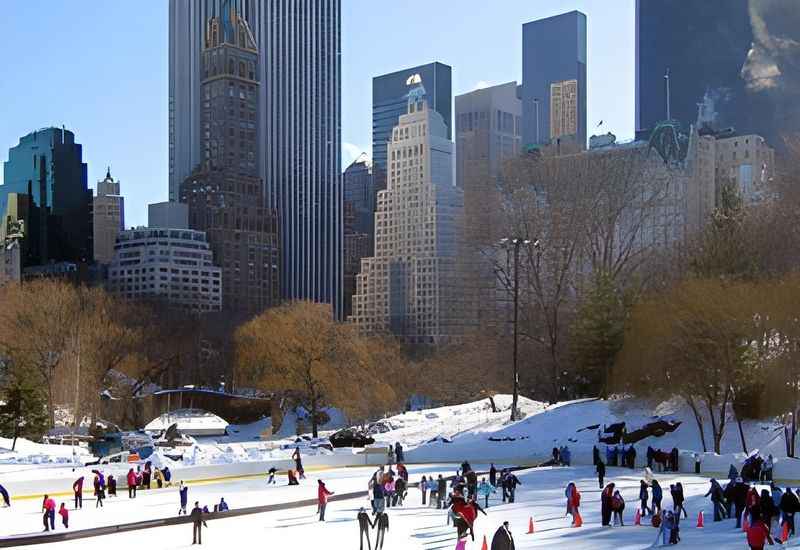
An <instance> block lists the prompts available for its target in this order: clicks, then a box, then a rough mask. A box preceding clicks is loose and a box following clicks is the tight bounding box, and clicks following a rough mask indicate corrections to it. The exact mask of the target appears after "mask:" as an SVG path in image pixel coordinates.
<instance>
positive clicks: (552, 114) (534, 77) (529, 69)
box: [522, 11, 586, 147]
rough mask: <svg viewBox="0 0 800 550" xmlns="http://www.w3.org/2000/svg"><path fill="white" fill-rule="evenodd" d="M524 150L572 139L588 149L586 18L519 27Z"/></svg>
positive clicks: (576, 14)
mask: <svg viewBox="0 0 800 550" xmlns="http://www.w3.org/2000/svg"><path fill="white" fill-rule="evenodd" d="M522 119H523V124H522V136H523V144H524V146H526V147H527V146H531V145H539V144H543V143H548V142H550V141H554V140H564V139H567V140H574V141H577V143H579V144H580V145H581V147H586V15H584V14H583V13H581V12H579V11H572V12H569V13H564V14H561V15H556V16H553V17H548V18H546V19H539V20H537V21H531V22H530V23H526V24H524V25H523V26H522Z"/></svg>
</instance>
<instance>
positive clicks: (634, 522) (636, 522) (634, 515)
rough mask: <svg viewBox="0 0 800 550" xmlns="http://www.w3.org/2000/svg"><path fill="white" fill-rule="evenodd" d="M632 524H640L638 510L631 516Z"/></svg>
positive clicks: (640, 517)
mask: <svg viewBox="0 0 800 550" xmlns="http://www.w3.org/2000/svg"><path fill="white" fill-rule="evenodd" d="M633 524H634V525H641V524H642V512H641V511H640V510H639V509H637V510H636V513H635V514H633Z"/></svg>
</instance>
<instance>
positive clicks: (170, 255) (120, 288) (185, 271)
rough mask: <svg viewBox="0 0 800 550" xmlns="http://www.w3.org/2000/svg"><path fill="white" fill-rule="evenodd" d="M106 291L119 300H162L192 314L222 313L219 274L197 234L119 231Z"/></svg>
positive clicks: (178, 230) (165, 230) (160, 230)
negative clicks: (116, 296) (121, 298)
mask: <svg viewBox="0 0 800 550" xmlns="http://www.w3.org/2000/svg"><path fill="white" fill-rule="evenodd" d="M107 288H108V291H109V292H111V293H112V294H116V295H118V296H121V297H123V298H128V299H131V300H155V301H164V302H166V303H169V304H171V305H174V306H176V307H180V308H183V309H187V310H189V311H193V312H197V313H204V312H210V311H220V310H221V309H222V270H221V269H220V268H219V267H217V266H215V265H214V262H213V255H212V252H211V248H210V247H209V244H208V241H207V240H206V235H205V233H203V232H202V231H192V230H190V229H181V228H155V227H151V228H146V227H140V228H137V229H128V230H125V231H121V232H120V234H119V235H118V236H117V242H116V244H115V246H114V258H113V260H112V262H111V265H110V266H109V269H108V282H107Z"/></svg>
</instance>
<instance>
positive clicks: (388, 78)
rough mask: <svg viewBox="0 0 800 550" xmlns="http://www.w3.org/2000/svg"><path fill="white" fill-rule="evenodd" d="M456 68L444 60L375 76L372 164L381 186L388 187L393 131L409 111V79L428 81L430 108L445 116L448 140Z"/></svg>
mask: <svg viewBox="0 0 800 550" xmlns="http://www.w3.org/2000/svg"><path fill="white" fill-rule="evenodd" d="M451 72H452V69H451V68H450V66H448V65H445V64H443V63H439V62H438V61H437V62H433V63H428V64H427V65H420V66H418V67H411V68H409V69H403V70H401V71H396V72H393V73H389V74H385V75H381V76H376V77H375V78H373V79H372V163H373V172H374V173H375V178H376V180H377V181H376V185H377V188H378V189H385V188H386V167H387V166H388V164H387V159H386V151H387V145H388V143H389V141H391V139H392V130H394V127H395V126H397V123H398V122H399V121H400V117H401V116H402V115H404V114H406V112H407V110H408V98H407V94H408V79H409V78H410V77H412V76H413V75H417V74H418V75H419V76H420V77H421V78H422V81H423V82H425V90H426V93H427V94H428V104H429V105H430V108H431V109H433V110H434V111H436V112H437V113H439V114H440V115H442V119H443V120H444V124H445V128H446V130H447V139H453V132H452V107H451V105H452V102H453V91H452V74H451Z"/></svg>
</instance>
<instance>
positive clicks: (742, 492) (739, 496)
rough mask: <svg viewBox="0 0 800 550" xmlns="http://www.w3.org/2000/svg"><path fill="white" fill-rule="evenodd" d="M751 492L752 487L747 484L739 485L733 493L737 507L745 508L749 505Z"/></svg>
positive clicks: (735, 486) (734, 488)
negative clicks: (748, 495)
mask: <svg viewBox="0 0 800 550" xmlns="http://www.w3.org/2000/svg"><path fill="white" fill-rule="evenodd" d="M749 492H750V486H749V485H748V484H747V483H737V484H736V485H734V487H733V491H732V492H731V496H732V500H733V502H734V503H736V505H737V506H740V507H744V506H745V504H747V493H749Z"/></svg>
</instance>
